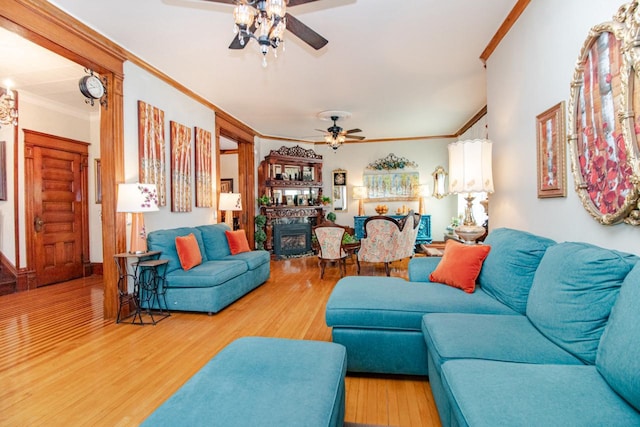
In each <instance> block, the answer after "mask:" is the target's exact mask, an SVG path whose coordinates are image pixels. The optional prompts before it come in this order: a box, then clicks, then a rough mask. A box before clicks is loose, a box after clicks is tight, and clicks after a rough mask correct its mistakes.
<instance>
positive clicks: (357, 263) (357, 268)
mask: <svg viewBox="0 0 640 427" xmlns="http://www.w3.org/2000/svg"><path fill="white" fill-rule="evenodd" d="M356 272H357V273H358V276H359V275H360V260H359V259H358V258H356Z"/></svg>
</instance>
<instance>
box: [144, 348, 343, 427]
mask: <svg viewBox="0 0 640 427" xmlns="http://www.w3.org/2000/svg"><path fill="white" fill-rule="evenodd" d="M346 367H347V353H346V350H345V348H344V347H343V346H342V345H339V344H334V343H329V342H321V341H302V340H290V339H280V338H261V337H245V338H240V339H238V340H236V341H234V342H232V343H231V344H229V345H228V346H227V347H225V348H224V349H222V351H220V353H218V355H216V356H215V357H214V358H213V359H211V361H209V363H207V364H206V365H205V366H204V367H203V368H202V369H200V371H198V372H197V373H196V374H195V375H194V376H193V377H192V378H191V379H190V380H189V381H187V382H186V383H185V384H184V385H183V386H182V387H181V388H180V389H179V390H178V391H177V392H175V393H174V394H173V396H171V397H170V398H169V399H168V400H167V401H166V402H165V403H163V404H162V405H161V406H160V407H159V408H158V409H156V410H155V411H154V412H153V413H152V414H151V415H150V416H149V417H148V418H147V419H146V420H145V421H144V423H143V424H142V425H143V426H177V425H188V426H204V425H206V426H224V427H231V426H258V425H259V426H309V427H311V426H323V427H324V426H342V425H343V423H344V409H345V386H344V376H345V373H346Z"/></svg>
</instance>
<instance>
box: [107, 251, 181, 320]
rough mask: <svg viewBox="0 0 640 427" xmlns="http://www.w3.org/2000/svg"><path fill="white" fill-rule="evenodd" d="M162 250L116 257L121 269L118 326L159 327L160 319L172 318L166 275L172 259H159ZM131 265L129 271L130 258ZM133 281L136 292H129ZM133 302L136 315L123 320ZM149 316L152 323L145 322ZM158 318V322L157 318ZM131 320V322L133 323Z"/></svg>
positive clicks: (128, 253)
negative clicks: (126, 310) (125, 308)
mask: <svg viewBox="0 0 640 427" xmlns="http://www.w3.org/2000/svg"><path fill="white" fill-rule="evenodd" d="M160 253H161V252H160V251H149V252H144V253H130V252H123V253H119V254H115V255H114V256H113V259H114V261H115V263H116V266H117V268H118V294H119V300H120V301H119V302H120V304H119V306H118V317H117V319H116V323H132V324H136V325H145V324H152V325H155V324H156V323H158V322H159V321H160V320H162V319H164V318H166V317H169V316H170V315H171V314H170V313H169V310H168V307H167V300H166V298H165V292H166V286H165V284H166V283H165V274H166V271H167V264H168V263H169V260H166V259H159V258H158V257H159V256H160ZM130 258H133V259H134V260H135V261H134V262H133V263H132V264H131V267H132V269H133V270H132V272H129V262H128V261H129V259H130ZM129 279H131V281H132V282H133V293H132V294H129V293H128V281H129ZM130 303H133V306H134V311H133V314H129V315H128V316H127V317H125V318H121V317H120V316H121V312H122V307H123V306H126V305H129V304H130ZM143 314H146V315H147V316H145V317H148V318H149V319H150V321H145V318H143ZM156 318H157V319H156ZM129 319H130V321H129Z"/></svg>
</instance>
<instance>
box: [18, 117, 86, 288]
mask: <svg viewBox="0 0 640 427" xmlns="http://www.w3.org/2000/svg"><path fill="white" fill-rule="evenodd" d="M24 135H25V222H26V225H27V227H26V236H27V268H28V269H29V270H33V271H35V283H34V285H35V287H39V286H44V285H49V284H53V283H59V282H63V281H67V280H71V279H76V278H78V277H83V276H85V275H86V274H87V273H88V272H90V265H89V261H88V260H89V237H88V236H89V227H88V222H89V219H88V213H87V212H88V211H87V208H88V203H87V198H88V190H87V162H88V146H89V144H87V143H84V142H80V141H74V140H71V139H67V138H61V137H58V136H54V135H48V134H45V133H41V132H35V131H30V130H27V129H24Z"/></svg>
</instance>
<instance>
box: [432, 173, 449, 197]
mask: <svg viewBox="0 0 640 427" xmlns="http://www.w3.org/2000/svg"><path fill="white" fill-rule="evenodd" d="M431 175H432V176H433V197H435V198H436V199H442V198H443V197H445V196H447V195H448V194H449V189H448V188H447V175H448V174H447V172H446V171H445V170H444V168H443V167H442V166H438V167H436V170H434V171H433V173H432V174H431Z"/></svg>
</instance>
